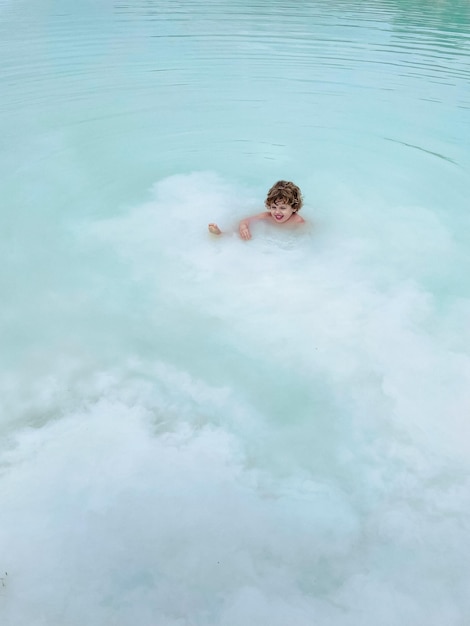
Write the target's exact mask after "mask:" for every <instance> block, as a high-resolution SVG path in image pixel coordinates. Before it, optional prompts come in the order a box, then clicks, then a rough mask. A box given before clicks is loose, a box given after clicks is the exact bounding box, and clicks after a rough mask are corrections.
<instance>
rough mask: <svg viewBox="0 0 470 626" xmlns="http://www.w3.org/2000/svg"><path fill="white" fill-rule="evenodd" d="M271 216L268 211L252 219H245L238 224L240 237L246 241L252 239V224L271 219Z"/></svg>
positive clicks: (253, 216)
mask: <svg viewBox="0 0 470 626" xmlns="http://www.w3.org/2000/svg"><path fill="white" fill-rule="evenodd" d="M269 215H270V213H269V212H268V211H263V213H258V214H257V215H252V216H251V217H245V219H243V220H242V221H241V222H240V223H239V224H238V232H239V233H240V237H241V238H242V239H245V240H248V239H251V233H250V224H251V222H256V221H257V220H265V219H266V218H268V217H269Z"/></svg>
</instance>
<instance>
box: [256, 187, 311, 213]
mask: <svg viewBox="0 0 470 626" xmlns="http://www.w3.org/2000/svg"><path fill="white" fill-rule="evenodd" d="M278 202H284V203H285V204H288V205H289V206H291V207H292V209H293V211H295V212H297V211H300V209H301V208H302V204H303V198H302V193H301V191H300V189H299V188H298V187H297V185H294V183H291V182H289V181H287V180H278V181H277V183H274V185H273V186H272V187H271V189H270V190H269V191H268V195H267V197H266V200H265V201H264V204H265V205H266V206H267V207H270V206H271V205H272V204H277V203H278Z"/></svg>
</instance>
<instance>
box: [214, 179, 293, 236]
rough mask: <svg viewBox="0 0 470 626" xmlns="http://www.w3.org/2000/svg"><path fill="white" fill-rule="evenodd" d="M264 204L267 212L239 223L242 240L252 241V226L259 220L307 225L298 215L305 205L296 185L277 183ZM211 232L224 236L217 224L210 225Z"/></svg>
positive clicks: (283, 182) (290, 224)
mask: <svg viewBox="0 0 470 626" xmlns="http://www.w3.org/2000/svg"><path fill="white" fill-rule="evenodd" d="M264 204H265V206H266V208H267V211H263V213H258V215H252V216H251V217H246V218H245V219H243V220H242V221H241V222H240V223H239V225H238V232H239V233H240V237H241V238H242V239H245V240H247V239H251V233H250V224H251V223H252V222H256V221H258V220H267V221H268V222H270V223H271V224H280V225H281V224H282V225H284V224H286V225H288V226H294V225H296V224H304V223H305V220H304V219H303V218H302V217H300V215H298V211H300V209H301V208H302V204H303V198H302V194H301V192H300V189H299V188H298V187H297V185H294V183H291V182H288V181H286V180H280V181H278V182H277V183H275V184H274V185H273V186H272V187H271V189H270V190H269V191H268V195H267V197H266V200H265V202H264ZM209 232H211V233H212V234H214V235H221V234H222V231H221V230H220V228H219V227H218V226H217V224H209Z"/></svg>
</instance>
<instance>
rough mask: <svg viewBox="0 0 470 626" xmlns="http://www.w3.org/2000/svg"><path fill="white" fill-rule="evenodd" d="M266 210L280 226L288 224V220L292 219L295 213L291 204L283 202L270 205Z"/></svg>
mask: <svg viewBox="0 0 470 626" xmlns="http://www.w3.org/2000/svg"><path fill="white" fill-rule="evenodd" d="M266 208H267V209H268V211H269V212H270V213H271V217H272V218H273V220H274V221H275V222H278V223H279V224H282V223H283V222H287V220H288V219H290V218H291V217H292V214H293V213H294V212H295V211H294V210H293V208H292V207H291V205H290V204H286V203H285V202H282V201H281V202H275V203H273V204H270V205H268V206H267V207H266Z"/></svg>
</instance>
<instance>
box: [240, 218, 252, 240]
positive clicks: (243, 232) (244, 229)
mask: <svg viewBox="0 0 470 626" xmlns="http://www.w3.org/2000/svg"><path fill="white" fill-rule="evenodd" d="M238 232H239V233H240V237H241V238H242V239H245V240H247V239H251V233H250V229H249V228H248V224H247V223H246V222H241V223H240V226H239V227H238Z"/></svg>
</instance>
